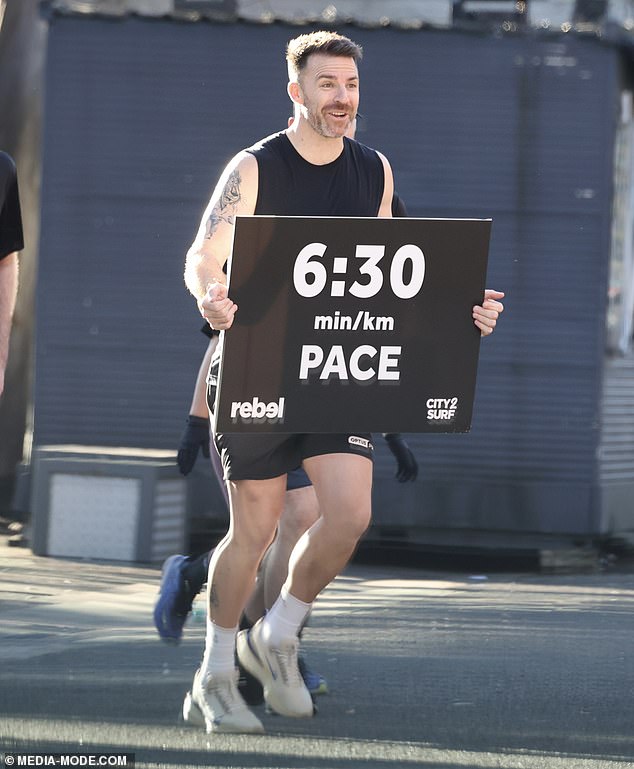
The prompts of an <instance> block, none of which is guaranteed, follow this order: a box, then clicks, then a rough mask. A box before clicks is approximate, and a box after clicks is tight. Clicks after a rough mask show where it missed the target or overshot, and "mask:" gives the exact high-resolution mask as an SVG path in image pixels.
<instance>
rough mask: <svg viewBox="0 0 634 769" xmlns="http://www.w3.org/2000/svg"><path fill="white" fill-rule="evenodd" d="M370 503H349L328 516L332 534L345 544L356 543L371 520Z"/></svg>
mask: <svg viewBox="0 0 634 769" xmlns="http://www.w3.org/2000/svg"><path fill="white" fill-rule="evenodd" d="M371 517H372V516H371V508H370V505H369V504H368V505H363V504H359V503H358V502H355V503H349V504H347V505H344V506H342V507H341V508H340V509H339V510H338V511H335V512H334V514H333V516H332V517H331V518H330V523H334V525H331V526H330V529H331V531H332V533H333V535H334V536H335V537H336V538H337V539H339V540H341V541H342V542H345V543H346V544H347V545H350V544H354V543H356V542H357V541H358V540H359V539H361V537H362V536H363V535H364V534H365V532H366V531H367V528H368V526H369V525H370V520H371Z"/></svg>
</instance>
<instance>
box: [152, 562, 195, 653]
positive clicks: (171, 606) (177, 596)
mask: <svg viewBox="0 0 634 769" xmlns="http://www.w3.org/2000/svg"><path fill="white" fill-rule="evenodd" d="M186 560H187V558H186V556H184V555H172V556H170V557H169V558H168V559H167V560H166V561H165V563H164V564H163V569H162V574H161V585H160V587H159V594H158V597H157V599H156V603H155V604H154V625H155V626H156V629H157V630H158V634H159V635H160V637H161V639H162V640H163V641H166V642H167V643H173V644H177V643H179V641H180V640H181V638H182V635H183V627H184V625H185V621H186V620H187V617H188V615H189V612H190V611H191V609H192V603H193V601H194V598H195V593H194V594H192V591H191V589H190V587H189V585H188V583H187V580H186V579H185V577H184V576H183V573H182V568H183V564H184V563H185V561H186Z"/></svg>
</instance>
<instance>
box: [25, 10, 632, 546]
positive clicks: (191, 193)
mask: <svg viewBox="0 0 634 769" xmlns="http://www.w3.org/2000/svg"><path fill="white" fill-rule="evenodd" d="M298 31H301V30H297V29H296V28H290V27H285V26H283V25H279V26H278V25H275V26H268V27H267V26H250V25H239V24H238V25H226V26H225V25H212V24H207V23H200V24H177V23H173V22H169V21H167V20H165V21H159V20H143V19H137V18H127V19H124V20H120V21H106V20H100V19H96V18H91V19H81V18H76V17H70V18H65V17H55V18H54V19H53V22H52V26H51V30H50V38H49V54H48V83H47V106H46V130H45V145H44V174H43V211H42V247H41V259H40V276H39V289H38V301H37V313H38V339H37V366H36V415H35V431H36V432H35V440H36V443H38V444H46V443H68V442H71V443H72V442H78V443H84V444H94V443H96V444H103V445H135V446H151V447H156V448H169V447H171V446H173V445H174V444H175V441H176V439H177V437H178V434H179V432H180V425H181V422H182V419H183V416H184V414H185V413H186V410H187V408H188V405H189V398H190V395H191V389H192V386H193V378H194V374H195V371H196V369H197V366H198V360H199V357H200V355H201V354H202V352H203V349H204V345H205V342H204V340H203V339H202V336H201V335H200V334H199V333H198V326H199V320H198V316H197V313H196V310H195V307H194V303H193V301H192V300H191V298H190V297H189V296H188V295H187V293H186V291H185V289H184V287H183V284H182V278H181V273H182V262H183V253H184V251H185V249H186V247H187V245H188V243H189V242H190V240H191V237H192V235H193V233H194V231H195V229H196V227H197V224H198V219H199V216H200V213H201V211H202V208H203V206H204V203H205V202H206V200H207V198H208V195H209V192H210V189H211V185H212V183H213V182H214V181H215V178H216V177H217V174H218V172H219V170H220V168H221V167H222V165H223V164H224V163H225V161H226V160H227V159H228V158H229V157H230V156H231V154H233V152H234V151H236V150H237V149H239V148H241V147H242V146H245V145H247V144H249V143H251V142H252V141H254V140H255V139H257V138H258V137H260V136H263V135H266V134H267V133H270V132H272V131H274V130H277V129H278V128H280V127H282V126H284V125H285V122H286V116H287V113H288V112H289V102H288V99H287V97H286V94H285V82H286V80H285V68H284V64H283V49H284V44H285V42H286V41H287V40H288V39H289V37H291V36H293V35H294V34H297V33H298ZM342 31H344V32H346V33H347V34H350V36H352V37H353V38H355V39H356V40H358V41H359V42H360V43H362V44H363V45H364V47H365V49H366V57H365V61H364V63H363V65H362V111H363V113H364V114H365V115H366V116H367V119H366V121H364V126H363V130H362V131H361V132H360V134H359V137H358V138H359V139H360V140H361V141H364V142H366V143H367V144H370V145H373V146H376V147H378V148H380V149H382V150H383V151H384V152H385V153H386V154H387V155H388V157H389V158H390V159H391V161H392V164H393V166H394V170H395V176H396V183H397V188H398V190H399V192H400V193H401V194H402V196H403V198H404V199H405V201H406V202H407V205H408V208H409V210H410V213H411V214H412V215H418V216H478V217H480V216H484V217H489V216H491V217H493V219H494V227H493V240H492V251H491V262H490V270H489V281H488V282H489V285H490V286H496V287H501V288H503V289H504V290H506V291H507V294H508V298H507V311H506V314H505V318H504V323H503V324H502V325H501V327H500V329H499V330H498V331H497V332H496V334H495V335H494V337H493V338H492V339H489V340H486V341H485V342H484V343H483V345H482V357H481V366H480V375H479V383H478V391H477V401H476V408H475V419H474V424H473V429H472V432H471V433H470V434H469V435H466V436H411V444H412V446H413V447H414V449H415V451H416V453H417V455H418V457H419V460H420V462H421V476H420V479H419V481H417V483H416V484H415V485H413V486H409V487H399V486H397V485H396V484H395V483H393V481H392V480H391V476H392V462H391V458H390V457H389V456H388V455H387V454H386V453H385V450H384V449H383V448H381V449H380V451H379V453H378V457H377V470H376V487H375V500H376V506H375V516H376V524H377V526H376V529H375V530H376V531H379V532H380V530H381V529H382V528H386V527H392V529H393V533H394V532H395V533H396V534H398V531H397V529H399V527H403V526H407V525H410V526H414V527H418V528H419V530H420V531H421V532H422V531H424V532H425V534H424V538H425V539H426V540H428V541H434V540H435V541H439V542H444V541H447V538H448V537H449V539H450V540H451V541H457V539H462V540H463V541H464V542H466V543H469V544H473V543H476V544H477V542H478V541H479V540H481V539H482V538H484V539H486V542H487V543H488V544H491V543H495V542H498V541H499V542H500V543H502V544H508V540H509V536H511V535H512V536H515V535H517V534H518V533H519V534H521V535H522V537H524V535H526V536H525V537H524V539H525V540H526V541H528V540H529V539H530V538H531V537H532V536H533V535H536V534H539V535H543V534H546V535H548V534H553V536H555V535H557V533H562V532H565V533H570V532H573V533H574V532H579V533H582V534H585V533H588V532H592V531H594V530H596V528H597V526H598V525H599V524H598V516H597V514H596V505H595V501H596V497H597V494H598V487H597V472H596V462H595V459H596V456H595V455H596V444H597V429H598V427H597V409H598V403H597V400H598V397H599V391H600V381H601V365H602V354H603V327H604V310H605V294H606V272H607V248H608V241H609V219H610V194H611V187H610V185H611V156H612V134H613V120H614V115H615V111H616V107H615V103H616V100H617V98H618V59H619V53H618V52H617V51H616V50H614V49H612V48H609V47H607V46H601V45H600V44H598V43H597V42H595V41H592V40H581V39H575V38H565V37H562V38H561V39H554V38H552V37H551V38H548V39H545V38H539V37H538V36H536V35H534V34H531V35H530V36H528V37H506V38H501V39H494V38H491V37H479V36H476V35H466V34H460V33H457V32H432V31H422V32H421V31H418V32H404V31H397V30H392V29H384V30H363V29H357V28H351V29H343V30H342ZM379 443H380V441H379ZM410 531H411V530H410ZM448 532H449V534H448ZM460 532H462V533H460ZM458 534H459V536H458ZM421 536H423V535H421Z"/></svg>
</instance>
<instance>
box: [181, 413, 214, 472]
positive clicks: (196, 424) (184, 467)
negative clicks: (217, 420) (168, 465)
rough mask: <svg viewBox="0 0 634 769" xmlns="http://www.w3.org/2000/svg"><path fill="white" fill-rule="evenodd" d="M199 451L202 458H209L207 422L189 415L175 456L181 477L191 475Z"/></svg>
mask: <svg viewBox="0 0 634 769" xmlns="http://www.w3.org/2000/svg"><path fill="white" fill-rule="evenodd" d="M201 449H202V452H203V456H204V457H207V458H209V420H208V419H204V418H203V417H195V416H193V415H192V414H190V415H189V416H188V417H187V424H186V425H185V430H184V431H183V435H182V436H181V442H180V444H179V446H178V454H177V455H176V461H177V462H178V469H179V470H180V471H181V473H182V474H183V475H189V473H191V471H192V469H193V467H194V464H195V462H196V457H197V456H198V452H199V451H200V450H201Z"/></svg>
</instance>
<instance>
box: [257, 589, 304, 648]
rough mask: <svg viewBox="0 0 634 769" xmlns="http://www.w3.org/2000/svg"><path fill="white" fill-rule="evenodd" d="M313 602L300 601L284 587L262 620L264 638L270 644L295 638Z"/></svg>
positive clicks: (273, 644)
mask: <svg viewBox="0 0 634 769" xmlns="http://www.w3.org/2000/svg"><path fill="white" fill-rule="evenodd" d="M311 606H312V604H310V603H305V602H304V601H300V600H299V598H295V596H294V595H291V594H290V593H289V592H288V590H287V589H286V586H284V587H282V589H281V591H280V594H279V596H278V599H277V601H275V603H274V604H273V606H272V607H271V610H270V611H268V612H267V613H266V615H265V616H264V620H263V621H262V639H263V641H264V642H265V643H266V644H269V645H270V646H278V645H279V644H280V642H281V641H285V640H289V639H291V638H295V637H296V636H297V634H298V633H299V630H300V628H301V626H302V623H303V622H304V620H305V619H306V615H307V614H308V612H309V611H310V607H311Z"/></svg>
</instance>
